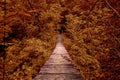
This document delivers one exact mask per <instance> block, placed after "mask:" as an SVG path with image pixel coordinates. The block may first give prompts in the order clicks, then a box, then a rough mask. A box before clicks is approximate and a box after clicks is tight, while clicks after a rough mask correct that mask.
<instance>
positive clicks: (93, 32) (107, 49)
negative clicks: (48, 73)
mask: <svg viewBox="0 0 120 80" xmlns="http://www.w3.org/2000/svg"><path fill="white" fill-rule="evenodd" d="M5 5H6V6H5ZM119 5H120V0H6V3H5V2H4V0H0V64H1V65H0V79H3V78H4V79H5V80H32V78H34V77H35V75H37V74H38V72H39V70H40V67H42V66H43V65H44V63H45V61H46V60H47V59H48V58H49V56H50V55H51V53H52V51H53V49H54V47H55V43H56V40H57V36H58V34H59V33H58V31H59V30H60V27H61V26H63V27H64V28H65V31H64V33H63V34H62V35H63V41H64V45H65V47H66V49H67V51H68V53H69V54H70V56H71V58H72V63H73V64H74V67H75V68H76V69H78V70H79V71H80V75H82V77H83V78H84V79H85V80H120V7H119ZM5 7H6V8H5Z"/></svg>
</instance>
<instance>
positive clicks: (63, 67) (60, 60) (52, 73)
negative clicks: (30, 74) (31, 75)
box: [33, 35, 83, 80]
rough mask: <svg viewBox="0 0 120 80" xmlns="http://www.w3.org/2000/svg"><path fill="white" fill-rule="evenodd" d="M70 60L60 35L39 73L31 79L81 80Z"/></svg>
mask: <svg viewBox="0 0 120 80" xmlns="http://www.w3.org/2000/svg"><path fill="white" fill-rule="evenodd" d="M70 60H71V58H70V56H69V55H68V53H67V51H66V49H65V47H64V46H63V44H62V37H61V35H60V36H59V38H58V43H57V45H56V48H55V49H54V51H53V53H52V55H51V56H50V58H49V59H48V61H47V62H46V63H45V65H44V66H43V68H41V70H40V74H39V75H38V76H36V77H35V79H33V80H83V79H82V77H81V76H80V75H79V72H78V71H77V70H76V69H74V68H73V65H72V64H71V62H70Z"/></svg>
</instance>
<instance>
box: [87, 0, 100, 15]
mask: <svg viewBox="0 0 120 80" xmlns="http://www.w3.org/2000/svg"><path fill="white" fill-rule="evenodd" d="M98 1H99V0H96V1H95V2H94V4H93V5H92V7H91V9H90V10H89V12H88V15H89V14H90V13H91V11H92V10H93V9H94V7H95V5H96V4H97V2H98Z"/></svg>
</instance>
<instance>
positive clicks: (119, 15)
mask: <svg viewBox="0 0 120 80" xmlns="http://www.w3.org/2000/svg"><path fill="white" fill-rule="evenodd" d="M105 2H106V4H107V5H108V6H109V7H110V8H111V9H112V10H113V11H114V12H115V13H116V14H117V16H118V17H120V14H119V12H118V11H117V10H116V9H114V8H113V7H112V6H111V5H110V3H109V2H108V1H107V0H105Z"/></svg>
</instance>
